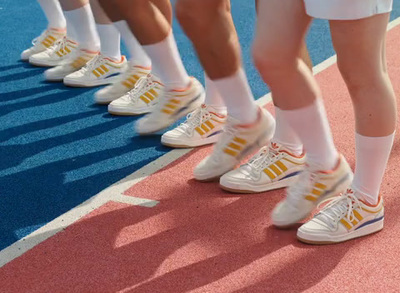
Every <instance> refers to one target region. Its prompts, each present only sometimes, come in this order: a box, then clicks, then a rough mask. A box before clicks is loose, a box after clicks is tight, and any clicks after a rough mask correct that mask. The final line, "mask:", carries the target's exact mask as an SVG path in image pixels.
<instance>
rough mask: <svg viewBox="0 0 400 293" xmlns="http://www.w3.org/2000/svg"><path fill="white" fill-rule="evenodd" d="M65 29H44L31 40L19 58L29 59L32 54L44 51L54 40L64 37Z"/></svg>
mask: <svg viewBox="0 0 400 293" xmlns="http://www.w3.org/2000/svg"><path fill="white" fill-rule="evenodd" d="M66 32H67V31H66V30H65V29H56V28H49V29H47V30H45V31H44V32H43V33H42V34H41V35H40V36H39V37H37V38H36V39H34V40H33V41H32V45H33V46H32V47H30V48H29V49H26V50H25V51H23V52H22V53H21V60H23V61H29V57H31V56H32V55H34V54H37V53H40V52H43V51H45V50H46V49H48V48H50V47H52V46H53V45H54V44H55V42H57V41H58V40H61V39H62V38H64V36H65V34H66Z"/></svg>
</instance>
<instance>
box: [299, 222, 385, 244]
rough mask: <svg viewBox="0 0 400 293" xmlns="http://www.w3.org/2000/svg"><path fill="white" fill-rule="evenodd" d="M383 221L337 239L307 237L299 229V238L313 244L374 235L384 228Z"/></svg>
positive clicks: (335, 242)
mask: <svg viewBox="0 0 400 293" xmlns="http://www.w3.org/2000/svg"><path fill="white" fill-rule="evenodd" d="M383 223H384V221H383V219H382V221H379V222H376V223H373V224H371V225H368V226H366V227H365V228H364V229H363V228H361V229H359V230H354V231H352V232H349V233H348V234H347V235H345V236H344V237H338V238H337V239H331V240H321V239H315V240H314V239H307V238H305V235H304V236H302V232H301V231H300V230H299V231H298V232H297V239H298V240H299V241H300V242H303V243H306V244H313V245H328V244H338V243H342V242H346V241H349V240H352V239H356V238H360V237H364V236H367V235H372V234H375V233H378V232H380V231H381V230H382V229H383ZM367 228H368V229H367ZM353 232H354V233H353Z"/></svg>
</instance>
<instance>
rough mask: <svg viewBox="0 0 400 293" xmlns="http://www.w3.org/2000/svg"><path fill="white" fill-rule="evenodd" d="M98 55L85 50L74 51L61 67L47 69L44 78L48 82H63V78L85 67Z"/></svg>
mask: <svg viewBox="0 0 400 293" xmlns="http://www.w3.org/2000/svg"><path fill="white" fill-rule="evenodd" d="M97 54H98V53H94V52H88V51H86V50H80V49H76V50H75V51H74V52H73V53H71V54H70V55H69V57H68V58H67V60H66V61H65V62H64V64H62V65H58V66H56V67H53V68H50V69H47V70H46V71H45V72H44V76H45V78H46V80H48V81H63V79H64V77H66V76H67V75H68V74H71V73H73V72H75V71H77V70H79V69H81V68H82V67H83V66H85V65H86V63H88V62H89V61H90V60H91V59H93V58H94V57H96V56H97Z"/></svg>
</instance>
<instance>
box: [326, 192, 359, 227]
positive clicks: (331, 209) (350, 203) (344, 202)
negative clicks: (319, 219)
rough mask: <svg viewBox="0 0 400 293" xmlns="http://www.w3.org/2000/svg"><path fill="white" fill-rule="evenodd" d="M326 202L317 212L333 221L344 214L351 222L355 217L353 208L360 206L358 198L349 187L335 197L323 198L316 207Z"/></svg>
mask: <svg viewBox="0 0 400 293" xmlns="http://www.w3.org/2000/svg"><path fill="white" fill-rule="evenodd" d="M327 202H328V204H327V205H326V206H325V207H324V208H323V209H322V210H321V211H320V212H319V214H320V215H322V216H326V217H327V218H329V219H331V220H333V221H336V220H337V219H340V218H341V217H342V216H343V215H346V218H347V219H349V221H350V222H352V221H353V220H354V219H355V216H354V209H356V208H357V207H360V206H361V205H360V201H359V199H358V198H357V197H356V196H355V195H354V191H353V190H351V189H348V190H347V191H346V192H344V193H343V194H341V195H340V196H337V197H335V198H328V199H326V200H323V201H322V202H321V203H320V204H319V205H318V207H320V206H321V205H322V204H324V203H327Z"/></svg>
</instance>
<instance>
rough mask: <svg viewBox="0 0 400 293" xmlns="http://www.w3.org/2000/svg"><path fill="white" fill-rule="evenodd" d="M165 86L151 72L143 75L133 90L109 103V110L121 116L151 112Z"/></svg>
mask: <svg viewBox="0 0 400 293" xmlns="http://www.w3.org/2000/svg"><path fill="white" fill-rule="evenodd" d="M163 88H164V86H163V85H162V83H161V82H159V81H158V80H157V79H156V78H155V77H154V76H152V75H151V74H148V75H147V76H144V77H141V78H140V79H139V81H138V82H137V83H136V86H135V87H134V88H133V89H132V90H130V91H129V92H128V93H126V94H125V95H123V96H122V97H121V98H119V99H116V100H114V101H112V102H111V103H110V104H109V105H108V112H109V113H110V114H113V115H121V116H131V115H140V114H145V113H150V112H151V111H152V109H153V108H154V107H155V105H157V102H158V97H159V95H160V94H161V92H162V91H163Z"/></svg>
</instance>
